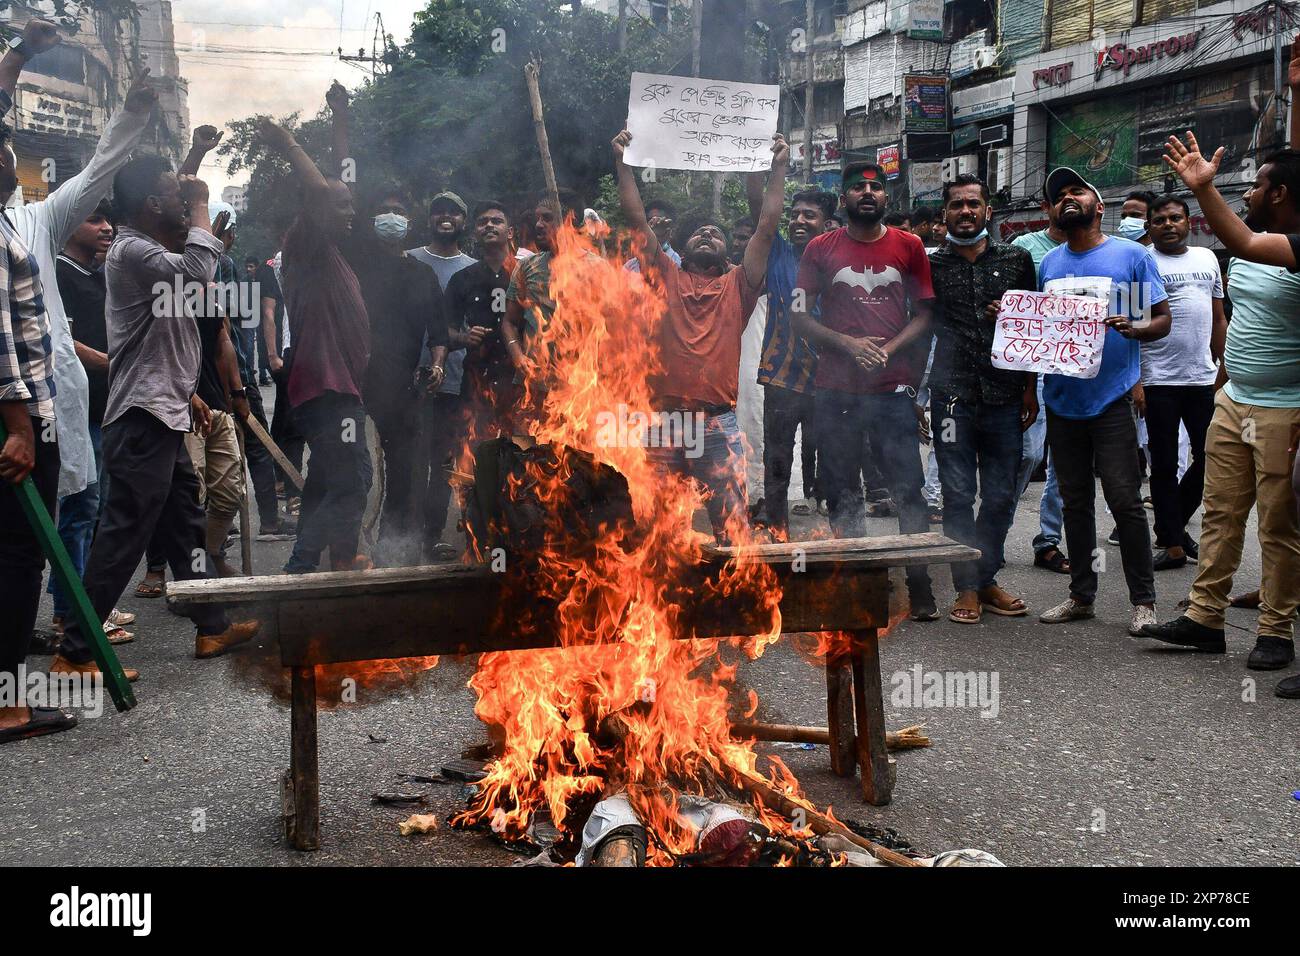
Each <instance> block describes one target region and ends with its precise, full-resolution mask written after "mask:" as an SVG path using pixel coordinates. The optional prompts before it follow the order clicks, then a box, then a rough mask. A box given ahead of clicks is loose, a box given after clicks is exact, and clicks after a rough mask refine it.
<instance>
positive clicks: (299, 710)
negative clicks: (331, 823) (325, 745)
mask: <svg viewBox="0 0 1300 956" xmlns="http://www.w3.org/2000/svg"><path fill="white" fill-rule="evenodd" d="M292 684H293V686H292V699H293V700H292V710H291V715H290V722H291V725H292V739H291V740H290V744H289V778H290V781H291V782H292V784H293V825H292V828H291V840H292V843H293V848H294V849H295V850H318V849H320V771H319V766H318V763H317V754H316V668H314V667H295V668H293V678H292Z"/></svg>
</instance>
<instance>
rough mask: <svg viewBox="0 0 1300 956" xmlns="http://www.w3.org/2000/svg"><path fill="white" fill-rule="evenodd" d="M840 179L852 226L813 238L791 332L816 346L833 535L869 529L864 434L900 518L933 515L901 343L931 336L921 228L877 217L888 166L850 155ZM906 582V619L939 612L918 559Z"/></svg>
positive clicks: (910, 367)
mask: <svg viewBox="0 0 1300 956" xmlns="http://www.w3.org/2000/svg"><path fill="white" fill-rule="evenodd" d="M842 181H843V185H842V187H841V191H840V205H841V206H842V207H843V209H844V214H845V216H846V217H847V218H848V225H847V226H845V228H843V229H837V230H836V231H834V232H829V233H824V234H822V235H820V236H817V237H816V238H814V239H813V240H812V241H811V242H809V243H808V247H807V248H806V249H805V250H804V254H803V258H802V259H801V260H800V263H799V278H798V281H797V284H796V287H795V291H794V295H793V296H792V297H791V303H790V311H791V315H792V317H793V320H794V332H795V334H796V335H800V336H802V337H803V338H804V339H805V340H807V342H808V344H809V345H811V346H812V347H813V349H814V350H815V351H816V352H817V355H818V362H817V373H816V377H815V378H814V380H813V385H814V389H815V396H814V417H815V421H816V431H817V449H818V454H819V456H820V460H819V462H818V479H819V481H821V483H822V489H821V490H822V492H823V493H824V494H825V495H826V503H827V506H828V507H829V509H830V522H831V531H832V532H833V533H834V535H835V537H837V538H859V537H862V536H864V535H865V534H866V531H867V525H866V504H865V501H864V499H863V494H862V485H861V481H860V479H859V475H860V474H861V472H862V468H863V466H864V465H866V464H870V463H868V462H864V461H863V448H864V445H865V444H867V443H869V444H870V447H871V448H872V449H874V450H875V451H876V453H877V455H878V456H879V460H878V461H877V462H876V463H875V464H877V465H878V466H879V468H880V470H881V472H882V474H883V475H884V477H885V481H886V483H887V484H888V485H889V488H890V491H891V493H892V494H893V498H894V503H895V504H896V505H897V507H898V529H899V530H900V531H901V532H903V533H904V534H914V533H919V532H925V531H928V530H929V529H930V524H929V520H928V517H927V514H926V506H925V499H924V498H923V497H922V495H921V486H922V485H923V484H924V482H925V477H924V474H923V473H922V470H921V456H920V452H919V444H918V440H917V432H916V412H915V411H914V409H913V403H914V402H915V400H916V385H917V382H918V381H919V380H920V372H921V368H919V367H917V363H916V357H915V356H914V355H913V354H912V352H914V351H915V350H914V349H911V348H908V346H911V345H914V344H915V343H917V342H918V341H920V342H922V343H923V344H924V343H928V342H929V336H930V315H931V305H932V303H933V300H934V291H933V289H932V288H931V286H930V262H929V260H928V259H927V258H926V255H925V246H924V245H923V244H922V243H921V240H920V239H919V238H917V237H916V236H914V235H913V234H912V233H910V232H905V231H903V230H901V229H891V228H888V227H887V226H885V225H884V223H883V222H882V221H881V220H882V219H883V218H884V215H885V209H886V207H887V206H888V204H889V202H888V199H887V198H886V196H885V171H884V170H883V169H881V168H880V167H879V166H878V165H876V164H875V163H852V164H850V165H849V166H848V167H847V168H846V169H845V170H844V173H843V180H842ZM819 300H820V314H818V312H817V310H818V308H819ZM864 439H867V440H868V442H864ZM907 589H908V594H909V596H910V599H911V616H912V619H913V620H915V621H933V620H936V619H937V618H938V616H939V615H938V611H937V609H936V608H935V603H934V592H933V591H932V590H931V587H930V575H929V572H927V571H926V569H925V567H923V566H917V567H910V568H908V569H907Z"/></svg>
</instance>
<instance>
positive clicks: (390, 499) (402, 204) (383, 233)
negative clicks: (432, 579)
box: [326, 82, 447, 565]
mask: <svg viewBox="0 0 1300 956" xmlns="http://www.w3.org/2000/svg"><path fill="white" fill-rule="evenodd" d="M326 101H327V102H328V104H329V107H330V110H331V112H332V113H333V117H334V144H333V145H334V153H335V157H336V159H337V158H339V157H344V156H349V155H351V152H350V149H349V144H348V119H349V115H348V95H347V91H346V90H344V89H343V87H342V85H341V84H339V83H337V82H336V83H334V84H333V85H332V86H331V87H330V90H329V93H328V94H327V95H326ZM366 192H367V193H368V202H367V203H366V206H367V212H368V217H367V219H366V220H363V222H364V226H363V227H362V228H354V229H353V230H352V232H351V234H349V235H347V236H345V237H343V238H342V240H341V241H340V243H339V249H340V251H342V253H343V257H344V258H345V259H346V260H347V262H348V264H349V265H350V266H351V267H352V271H353V272H354V273H356V276H357V281H358V282H359V283H360V285H361V298H362V301H363V302H364V303H365V306H366V315H367V316H369V318H370V360H369V362H368V363H367V365H366V371H365V375H364V377H363V378H362V384H361V397H362V401H363V403H364V404H365V409H366V414H367V415H368V416H369V417H370V418H372V419H373V420H374V422H375V427H376V430H377V431H378V432H379V443H380V446H381V447H382V449H383V455H384V460H383V477H384V505H383V513H382V515H381V516H380V523H379V542H378V549H377V551H376V554H375V559H376V561H375V563H376V564H382V565H402V564H415V563H418V561H419V560H420V555H419V538H418V535H415V534H413V533H412V531H411V529H413V528H414V527H416V525H417V521H416V515H417V514H418V513H419V503H420V501H421V498H422V496H420V495H417V494H416V489H415V487H414V485H413V479H414V476H415V473H416V467H415V461H416V454H417V452H418V450H419V440H418V439H419V432H420V429H419V410H420V398H421V395H420V392H419V391H418V389H419V387H420V385H419V382H417V369H419V368H420V365H421V356H422V355H423V350H424V348H425V347H427V348H429V349H430V350H431V351H432V352H433V353H434V355H435V361H433V363H432V365H431V367H430V371H429V372H427V373H426V375H424V376H420V377H419V378H420V379H421V381H424V382H427V384H428V387H429V388H430V389H436V388H437V387H439V386H440V385H441V384H442V374H443V362H442V361H441V359H442V356H443V355H444V354H445V351H446V348H447V319H446V313H445V311H444V305H443V286H442V285H441V284H440V282H439V278H438V277H437V276H436V275H433V274H431V273H430V271H429V270H428V269H427V268H425V267H424V265H422V264H421V263H420V262H419V261H418V260H417V259H416V258H415V257H414V256H413V255H410V254H408V253H406V252H404V251H403V245H404V243H405V240H406V238H407V234H408V233H409V231H410V224H411V221H410V218H409V215H408V208H407V204H406V198H405V196H404V195H403V193H402V191H401V190H400V189H399V188H397V187H396V186H394V185H392V184H389V183H381V184H377V185H374V186H371V187H370V188H369V189H368V190H366ZM426 343H427V346H426Z"/></svg>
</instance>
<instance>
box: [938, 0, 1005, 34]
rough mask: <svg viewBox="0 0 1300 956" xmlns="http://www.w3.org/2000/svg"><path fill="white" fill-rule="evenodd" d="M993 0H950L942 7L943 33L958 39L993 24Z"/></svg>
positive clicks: (994, 5)
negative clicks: (950, 0)
mask: <svg viewBox="0 0 1300 956" xmlns="http://www.w3.org/2000/svg"><path fill="white" fill-rule="evenodd" d="M995 7H996V4H995V3H994V2H993V0H952V2H950V3H947V4H945V5H944V8H943V35H944V36H945V37H946V38H947V39H950V40H960V39H963V38H964V37H968V36H970V35H971V34H972V33H974V32H975V31H976V30H984V29H987V28H988V27H991V26H992V25H993V20H994V10H995Z"/></svg>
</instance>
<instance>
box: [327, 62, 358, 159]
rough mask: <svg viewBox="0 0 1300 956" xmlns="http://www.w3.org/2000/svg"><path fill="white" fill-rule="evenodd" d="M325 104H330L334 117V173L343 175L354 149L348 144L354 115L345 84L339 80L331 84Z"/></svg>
mask: <svg viewBox="0 0 1300 956" xmlns="http://www.w3.org/2000/svg"><path fill="white" fill-rule="evenodd" d="M325 102H326V103H327V104H329V108H330V113H331V114H333V117H334V122H333V125H332V128H331V132H332V136H333V139H332V146H333V166H334V168H333V170H332V172H333V173H335V174H336V175H342V173H343V163H344V162H345V161H346V160H347V158H348V157H349V156H351V155H352V153H351V152H350V150H351V149H352V147H351V145H350V144H349V142H348V135H349V133H350V132H351V124H352V114H351V112H350V111H349V110H348V91H347V90H346V89H344V88H343V84H342V83H340V82H339V81H338V80H335V81H334V82H333V83H331V84H330V88H329V89H328V90H327V91H326V93H325Z"/></svg>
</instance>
